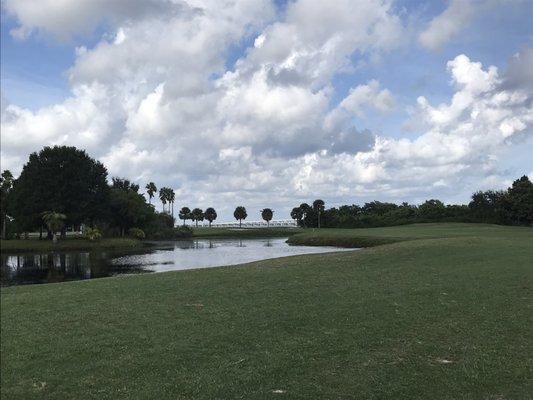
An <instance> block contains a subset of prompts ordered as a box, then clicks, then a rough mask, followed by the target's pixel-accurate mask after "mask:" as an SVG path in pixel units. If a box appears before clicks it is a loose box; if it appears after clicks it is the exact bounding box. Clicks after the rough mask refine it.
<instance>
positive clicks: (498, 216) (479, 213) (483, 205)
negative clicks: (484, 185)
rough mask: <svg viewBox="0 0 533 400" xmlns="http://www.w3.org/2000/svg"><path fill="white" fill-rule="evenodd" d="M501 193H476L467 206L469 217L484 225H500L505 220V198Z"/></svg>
mask: <svg viewBox="0 0 533 400" xmlns="http://www.w3.org/2000/svg"><path fill="white" fill-rule="evenodd" d="M506 195H507V193H505V192H503V191H495V190H488V191H486V192H481V191H480V192H476V193H474V194H473V195H472V201H471V202H470V203H469V204H468V208H469V210H470V215H471V217H472V218H473V219H474V220H477V221H479V222H486V223H501V222H503V220H504V218H505V212H504V207H505V200H506V199H505V197H506Z"/></svg>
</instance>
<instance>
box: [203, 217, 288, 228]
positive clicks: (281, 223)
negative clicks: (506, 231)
mask: <svg viewBox="0 0 533 400" xmlns="http://www.w3.org/2000/svg"><path fill="white" fill-rule="evenodd" d="M193 226H194V225H193ZM198 226H199V227H200V226H201V227H208V226H209V223H207V222H205V221H204V222H202V223H199V224H198ZM297 226H298V225H297V224H296V221H294V220H292V219H283V220H281V219H280V220H273V221H270V223H267V222H266V221H242V224H241V225H240V226H239V222H238V221H237V222H213V223H212V224H211V227H212V228H268V227H270V228H274V227H283V228H296V227H297Z"/></svg>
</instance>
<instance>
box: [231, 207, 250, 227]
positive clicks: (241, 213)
mask: <svg viewBox="0 0 533 400" xmlns="http://www.w3.org/2000/svg"><path fill="white" fill-rule="evenodd" d="M233 216H234V217H235V219H237V220H239V227H242V220H243V219H246V217H247V216H248V214H247V213H246V208H244V207H243V206H238V207H237V208H235V211H234V212H233Z"/></svg>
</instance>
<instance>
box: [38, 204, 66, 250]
mask: <svg viewBox="0 0 533 400" xmlns="http://www.w3.org/2000/svg"><path fill="white" fill-rule="evenodd" d="M66 219H67V216H66V215H65V214H61V213H58V212H55V211H45V212H44V213H43V222H44V223H45V225H46V226H47V227H48V230H49V231H50V232H52V237H53V241H54V243H56V242H57V234H56V232H57V231H60V230H61V229H63V227H64V226H65V220H66Z"/></svg>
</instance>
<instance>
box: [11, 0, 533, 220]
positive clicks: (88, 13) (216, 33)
mask: <svg viewBox="0 0 533 400" xmlns="http://www.w3.org/2000/svg"><path fill="white" fill-rule="evenodd" d="M46 1H48V0H46ZM49 1H52V0H49ZM176 3H180V2H179V1H176ZM2 4H3V9H2V27H1V39H2V40H1V54H2V57H1V72H2V73H1V89H2V98H3V99H7V102H6V103H5V104H9V107H8V108H7V109H6V110H4V108H5V107H4V106H3V107H2V110H3V111H2V128H3V132H2V133H3V138H2V156H3V157H2V158H3V160H2V164H3V167H9V168H11V169H13V170H14V171H15V172H18V171H20V168H21V166H22V163H23V160H24V159H25V157H27V154H28V153H29V152H31V151H36V150H38V149H39V147H41V146H42V145H49V144H63V143H65V144H73V145H78V146H82V147H85V148H86V149H87V151H89V153H91V155H93V156H95V157H97V158H99V159H101V160H102V161H104V162H107V164H108V169H109V170H110V174H116V175H128V176H130V177H131V178H132V179H134V180H137V181H139V182H140V183H141V184H142V183H143V182H144V181H146V180H156V181H160V182H161V183H162V184H163V183H164V184H166V185H170V186H173V187H175V188H179V190H180V192H179V194H180V195H181V196H182V197H183V200H184V201H191V202H200V203H201V202H206V204H207V202H210V201H213V199H217V198H220V196H223V198H224V199H231V201H241V202H249V203H253V205H252V207H257V208H260V206H259V203H260V202H261V201H263V200H261V199H260V200H257V201H256V200H252V197H253V196H256V197H257V193H262V194H261V197H263V198H266V199H268V198H270V197H271V192H270V190H272V191H273V192H275V193H279V192H280V190H281V191H282V192H283V195H282V196H281V198H280V199H279V200H278V201H277V203H276V206H277V207H278V208H279V209H280V210H283V212H286V210H288V209H289V208H290V204H289V201H290V200H289V199H292V198H295V199H298V200H297V201H299V199H305V198H307V197H308V196H311V197H312V196H315V194H316V196H320V197H324V198H327V199H329V200H330V203H333V204H338V203H342V202H353V201H355V200H359V202H361V201H364V200H366V199H369V198H370V197H369V196H374V197H379V198H380V199H383V200H385V199H390V200H394V201H399V200H408V201H418V200H419V199H423V198H425V197H427V196H430V197H434V196H433V195H434V194H435V195H440V196H441V197H443V198H444V199H445V200H449V201H466V200H467V199H468V195H469V193H471V192H472V191H473V190H475V189H477V188H481V187H484V186H488V185H496V186H498V185H500V186H502V185H505V184H507V183H509V182H510V180H511V179H512V178H515V177H516V175H517V174H530V173H531V172H532V171H533V165H532V163H531V160H530V159H529V157H528V156H527V153H528V150H531V143H532V142H531V138H530V135H529V132H530V125H529V124H530V123H531V120H530V111H531V110H530V106H528V105H523V106H521V108H516V109H515V108H513V109H512V111H511V112H512V113H515V114H513V115H509V114H508V113H509V112H510V111H509V110H511V108H510V106H506V107H505V110H506V111H505V113H507V114H506V116H505V117H504V111H501V115H502V117H501V118H507V119H506V120H504V119H502V120H499V122H498V125H497V126H496V125H494V129H503V128H502V126H510V125H513V124H514V125H513V130H512V133H511V134H509V135H508V136H505V135H507V133H505V134H503V135H504V136H505V137H504V138H501V137H498V136H494V137H492V136H490V135H492V134H494V135H496V134H495V133H490V135H489V133H487V135H488V136H487V138H486V139H485V141H484V142H483V140H481V139H479V138H478V136H479V135H477V133H475V129H478V128H477V126H479V127H480V128H479V129H485V130H487V129H488V130H490V129H491V128H490V126H489V125H488V122H487V120H483V121H482V120H480V119H479V118H476V120H475V121H470V122H467V121H465V119H464V116H465V115H466V114H465V112H473V111H475V112H477V113H481V115H484V113H486V114H487V115H489V114H490V113H489V111H490V110H487V109H481V110H475V109H477V108H478V106H477V105H476V103H472V104H470V105H469V106H468V107H471V108H468V109H465V110H463V112H462V114H461V116H460V117H459V114H457V113H456V112H455V111H454V108H453V106H452V99H453V96H454V94H456V93H458V92H461V93H462V94H461V95H462V96H466V97H469V96H481V97H476V98H478V100H479V103H478V104H481V103H482V101H481V100H482V99H483V101H485V100H486V99H487V96H488V95H489V93H492V92H489V91H487V90H488V89H487V90H485V91H484V92H483V93H479V92H478V91H477V89H475V93H473V92H472V93H471V92H470V88H474V87H476V88H477V87H478V85H481V83H480V82H478V81H475V82H474V79H486V80H487V82H485V83H484V85H485V86H486V87H487V88H488V87H490V88H492V89H491V90H493V91H494V90H499V89H498V87H499V86H498V85H502V83H501V82H504V81H506V80H507V79H508V77H507V76H506V71H507V69H508V64H509V62H510V60H511V59H513V57H515V59H518V60H519V64H520V63H521V64H520V65H519V67H517V70H518V71H521V70H527V69H528V68H533V66H531V65H522V64H524V63H527V62H529V61H528V60H529V58H528V57H527V55H528V54H529V51H530V49H531V47H532V40H533V29H532V27H531V26H532V25H533V24H531V15H533V2H531V1H516V2H499V1H495V0H486V1H483V0H475V1H469V2H466V1H460V0H455V1H435V2H425V1H408V0H405V1H396V2H394V1H366V0H365V1H361V2H360V3H359V4H357V6H358V7H353V6H354V5H353V2H347V1H343V0H338V1H333V2H331V4H329V6H328V7H327V8H326V6H325V4H323V3H320V2H316V1H313V0H301V1H300V0H298V1H293V2H289V3H287V2H284V1H276V2H273V3H270V2H269V1H258V2H257V4H255V3H254V4H253V5H250V4H245V3H239V2H237V4H236V5H228V6H227V9H220V10H217V9H212V10H211V9H210V7H211V6H212V4H210V3H209V2H208V1H205V2H204V1H201V0H195V1H193V2H191V3H190V4H186V3H183V4H177V5H172V6H171V5H169V3H163V2H160V1H158V0H150V1H147V2H146V3H143V5H142V6H135V7H129V8H121V5H120V2H116V4H115V2H114V1H111V2H110V3H109V7H108V8H106V9H100V8H98V7H97V6H94V3H91V2H90V1H85V0H83V1H79V2H74V1H73V2H66V3H65V6H64V7H63V8H59V7H55V6H53V3H50V5H51V6H50V7H48V13H47V14H46V15H38V14H35V13H33V12H32V11H31V9H30V8H25V7H23V6H21V5H20V4H17V2H16V1H14V0H7V1H5V2H3V3H2ZM192 5H194V6H195V7H196V11H198V10H199V9H202V12H201V13H195V11H194V7H190V6H192ZM41 6H42V7H46V5H45V4H42V5H41ZM163 7H171V8H172V9H168V10H165V9H163ZM321 7H324V9H323V10H321V9H320V8H321ZM337 12H338V14H335V13H337ZM359 14H361V15H362V14H364V17H362V19H361V20H359V19H358V18H359V17H360V15H359ZM169 15H172V17H168V16H169ZM322 15H325V17H328V16H329V17H331V18H330V19H325V20H326V21H332V23H331V26H326V24H327V23H328V22H325V23H324V24H325V25H324V26H322V25H321V16H322ZM383 15H385V16H384V17H383ZM351 16H353V23H351V21H350V17H351ZM227 21H230V22H227ZM313 21H315V22H313ZM312 23H315V25H314V28H313V25H312ZM337 23H338V26H337ZM365 24H366V25H365ZM359 25H361V26H360V28H359ZM152 27H157V28H154V29H153V30H152ZM199 27H202V28H199ZM358 29H359V30H358ZM157 30H160V31H161V32H166V33H171V35H172V36H166V37H157ZM180 30H181V31H180ZM429 31H431V32H429ZM13 32H15V33H13ZM16 32H19V34H17V33H16ZM20 32H22V33H23V34H20ZM119 32H121V34H122V35H123V37H122V38H121V39H120V40H119V39H118V38H119V36H120V35H119ZM180 32H182V33H180ZM368 32H375V33H372V34H368ZM381 32H383V33H381ZM428 32H429V33H428ZM424 34H426V35H428V36H427V37H429V39H428V41H424V40H423V39H422V37H423V35H424ZM180 35H192V36H191V37H190V44H191V47H190V48H188V47H187V46H188V44H187V42H186V41H181V40H180ZM283 35H289V36H286V37H284V36H283ZM291 35H292V36H291ZM204 37H206V38H207V40H206V41H203V38H204ZM257 38H263V39H264V43H265V44H264V45H263V44H261V45H257V43H258V42H257ZM354 38H357V39H354ZM197 39H198V42H197V43H198V44H196V42H195V40H197ZM285 39H286V40H285ZM133 40H140V41H139V42H137V44H135V43H132V41H133ZM152 40H153V43H152V45H151V42H150V41H152ZM381 40H383V42H384V43H386V44H383V45H382V44H380V43H381ZM276 41H277V42H276ZM167 42H168V52H167V53H165V49H164V46H165V45H166V43H167ZM254 43H256V45H255V46H254ZM193 44H194V46H193ZM128 46H129V47H128ZM143 46H144V47H143ZM202 46H203V47H202ZM331 46H333V47H331ZM79 47H84V48H86V49H87V50H86V51H85V53H84V54H81V53H80V54H77V53H76V48H79ZM127 48H129V50H125V49H127ZM145 48H146V50H144V49H145ZM330 48H333V49H334V51H333V52H330V50H329V49H330ZM152 49H153V51H154V55H153V57H152V55H151V54H150V52H151V51H152ZM143 51H145V53H142V52H143ZM174 54H175V57H174V56H173V55H174ZM517 54H518V55H521V56H518V57H517V56H516V55H517ZM460 55H466V56H467V60H468V61H466V60H463V59H457V57H458V56H460ZM454 60H455V61H454ZM524 60H525V61H524ZM448 62H453V63H454V64H453V65H456V68H455V69H454V70H453V71H454V72H452V69H451V67H450V68H448V69H447V63H448ZM106 63H107V64H106ZM476 63H481V65H482V66H480V67H479V68H477V66H476V65H477V64H476ZM103 65H107V67H106V68H107V69H106V68H103V69H102V68H101V66H103ZM490 66H496V67H497V68H498V73H499V76H498V77H497V78H496V77H493V76H489V75H490V74H489V75H483V73H482V72H479V73H478V75H477V76H474V75H472V82H471V84H470V83H469V84H465V85H466V86H465V85H463V83H461V82H460V80H461V79H462V78H461V76H462V75H461V74H462V71H463V70H464V71H467V73H468V74H470V73H471V74H475V73H477V72H476V71H478V69H479V71H485V72H487V71H488V69H489V67H490ZM278 73H279V74H284V73H289V74H290V75H287V76H290V77H291V78H290V79H296V80H295V81H291V83H290V86H287V84H285V83H280V82H281V81H279V82H278V81H276V82H274V81H272V80H271V79H272V78H271V77H272V76H275V74H278ZM280 76H281V75H280ZM524 76H526V78H524V77H523V76H522V75H521V76H520V77H519V79H527V73H524ZM69 77H70V78H69ZM284 79H286V78H284ZM490 79H492V81H491V82H489V81H488V80H490ZM517 79H518V78H517ZM373 80H374V81H377V82H379V84H378V89H376V88H375V87H373V86H372V85H371V84H370V82H371V81H373ZM468 85H470V86H468ZM528 85H529V83H528V82H527V81H526V82H524V85H523V86H524V87H523V88H522V90H523V91H525V96H529V95H530V93H529V91H528V88H530V86H528ZM358 87H359V89H357V88H358ZM356 89H357V90H356ZM354 90H355V93H356V95H353V96H350V93H352V92H353V91H354ZM501 90H502V91H503V89H501ZM466 92H468V93H466ZM235 96H237V97H238V99H237V100H235ZM255 96H257V98H256V97H255ZM365 96H366V98H365ZM420 96H423V97H424V98H425V99H426V100H427V103H428V104H429V107H422V106H421V105H419V104H417V99H418V98H419V97H420ZM291 99H292V100H291ZM489 103H490V102H489ZM441 104H443V105H447V107H448V108H446V109H444V108H443V109H440V111H439V105H441ZM524 104H526V103H524ZM489 106H490V107H492V105H489ZM489 106H487V107H489ZM513 107H515V105H513ZM502 110H503V109H502ZM306 113H308V114H307V116H306ZM214 114H216V115H214ZM437 114H438V115H440V116H441V117H438V116H437V117H436V115H437ZM443 115H444V117H442V116H443ZM471 115H474V114H471ZM475 115H478V114H475ZM439 118H440V119H439ZM442 118H445V119H446V121H447V122H446V123H443V122H442ZM448 118H452V120H448ZM487 118H489V117H487ZM332 121H333V122H332ZM517 121H518V122H517ZM200 122H201V123H200ZM328 124H329V125H328ZM331 124H333V125H331ZM453 124H455V125H453ZM476 124H478V125H476ZM515 125H516V126H515ZM522 125H524V126H523V127H522ZM408 127H409V128H408ZM465 127H467V128H468V129H474V131H473V133H471V137H470V138H469V139H468V140H472V142H469V143H465V138H464V137H460V136H458V133H457V132H458V131H459V130H464V129H465ZM472 127H473V128H472ZM21 129H24V130H26V131H30V132H32V133H31V134H29V135H28V137H29V139H28V141H27V142H24V143H22V142H20V140H18V139H17V137H18V135H19V134H20V135H22V134H24V132H20V130H21ZM350 129H351V130H350ZM39 130H42V133H40V132H39ZM34 131H35V132H34ZM152 131H153V132H152ZM147 132H152V133H147ZM188 132H191V133H190V135H191V136H190V137H189V134H188ZM364 132H371V135H373V136H372V137H374V139H375V142H374V144H372V141H373V140H374V139H372V137H369V136H368V135H367V134H365V133H364ZM435 132H437V133H438V134H439V135H442V138H440V139H438V140H436V142H438V143H441V144H440V146H442V144H443V143H446V145H445V146H447V145H449V148H450V149H455V150H457V151H458V153H457V154H456V153H454V154H451V153H450V154H448V155H446V154H440V153H439V152H438V151H436V150H435V149H432V150H431V151H434V150H435V155H434V159H435V160H437V159H439V160H446V159H447V157H449V160H456V162H455V164H453V165H452V161H450V163H451V164H450V166H449V169H448V171H449V174H446V173H445V172H444V171H446V168H443V167H442V163H443V161H439V163H436V164H435V165H432V164H431V163H430V162H429V160H426V159H425V158H424V157H427V154H429V153H430V152H431V151H430V150H427V151H425V152H424V154H418V153H417V151H418V149H419V148H420V146H422V145H424V146H425V145H426V143H433V142H430V138H432V140H435V138H433V137H432V135H434V134H435ZM6 135H7V136H6ZM210 135H215V136H213V140H212V143H215V142H216V144H213V145H212V147H209V146H204V147H205V148H203V147H202V146H200V147H198V145H196V144H195V140H197V139H198V138H200V137H202V138H204V139H203V140H204V143H206V142H205V140H206V138H207V137H210ZM350 135H352V136H350ZM357 135H359V136H357ZM365 135H366V136H365ZM153 138H158V140H159V141H160V142H161V144H160V146H161V147H156V146H155V145H154V143H156V142H157V141H155V142H154V140H153ZM346 138H348V139H346ZM376 138H377V139H376ZM420 138H422V139H420ZM452 138H455V139H456V140H457V141H456V142H453V140H452ZM455 139H454V140H455ZM346 140H348V142H346ZM380 140H385V141H388V142H387V143H386V145H385V146H384V148H385V150H382V148H381V147H380V146H379V145H378V143H381V142H380ZM405 140H406V141H408V142H409V143H408V144H405V143H404V144H403V145H402V143H403V142H402V141H405ZM328 141H329V142H330V143H331V144H328ZM436 142H435V143H436ZM481 142H483V143H484V144H483V145H481V144H480V143H481ZM500 142H501V143H500ZM347 143H350V144H349V145H348V144H347ZM330 145H331V146H332V147H331V149H330V148H329V146H330ZM347 146H348V147H347ZM406 146H411V147H412V149H411V150H409V149H407V148H406ZM427 146H429V147H428V149H429V148H431V145H427ZM435 146H439V145H437V144H435ZM445 146H444V147H445ZM476 146H477V147H476ZM483 146H485V147H483ZM207 147H209V149H207ZM288 147H291V151H288V150H287V148H288ZM459 147H462V148H461V149H459ZM198 148H201V150H200V151H198V154H197V157H198V158H197V159H195V160H192V161H191V160H189V157H191V154H194V151H195V149H198ZM332 149H335V150H332ZM339 149H340V150H339ZM399 149H402V151H406V152H407V153H408V154H412V159H410V160H408V161H404V164H405V165H407V164H409V165H411V164H412V167H411V168H413V171H414V170H417V169H418V168H423V169H424V170H425V169H426V168H427V171H428V174H429V171H432V173H431V175H428V176H424V177H423V178H422V177H420V178H419V179H418V181H417V177H416V176H413V177H411V178H409V177H408V175H409V174H408V171H403V170H402V169H401V168H399V167H394V168H395V169H391V168H393V167H391V166H396V165H398V163H399V160H400V159H401V160H406V159H405V158H404V155H400V154H399V151H400V150H399ZM464 149H467V150H464ZM450 151H451V150H450ZM468 152H470V154H467V153H468ZM476 152H479V154H478V153H476ZM162 153H164V154H167V153H168V157H169V158H171V161H170V162H169V166H168V167H165V168H163V171H160V170H159V169H158V168H157V165H156V164H157V163H155V161H153V159H154V157H155V158H157V154H162ZM385 153H386V154H385ZM189 162H193V163H194V162H200V163H201V164H202V167H201V168H196V170H194V171H193V170H192V169H190V168H189V167H188V164H186V163H189ZM167 168H168V169H167ZM315 168H316V169H318V170H317V173H315V174H313V173H311V174H306V173H303V172H302V171H307V170H310V171H312V170H313V169H315ZM350 168H352V169H350ZM288 170H291V171H293V172H292V173H293V175H292V177H290V176H287V175H286V171H288ZM336 170H339V171H341V173H342V174H348V176H349V179H344V180H342V179H340V180H337V178H336V177H333V176H328V175H327V174H328V173H330V174H332V173H334V172H333V171H336ZM324 171H328V172H324ZM240 175H242V176H244V177H245V179H244V180H243V181H241V176H240ZM317 176H320V177H321V178H320V179H318V178H317ZM199 177H200V178H199ZM195 180H196V181H197V180H200V181H201V182H200V184H198V185H194V184H193V181H195ZM427 180H429V181H432V182H433V183H435V182H439V183H438V185H436V186H432V185H428V181H427ZM213 181H216V182H218V185H220V186H222V187H224V186H227V188H225V189H224V190H222V189H219V190H216V188H214V187H213V185H212V182H213ZM345 181H349V183H347V184H346V185H345V184H344V183H343V182H345ZM239 185H240V186H241V187H243V189H242V191H239V190H238V188H239ZM215 186H216V185H215ZM195 187H197V189H194V188H195ZM280 188H281V189H280ZM424 188H426V189H424ZM263 192H264V194H263ZM189 199H190V200H189ZM228 201H229V200H228ZM297 201H296V202H297ZM256 203H257V204H256ZM229 208H231V207H230V206H229V205H228V209H229Z"/></svg>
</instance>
